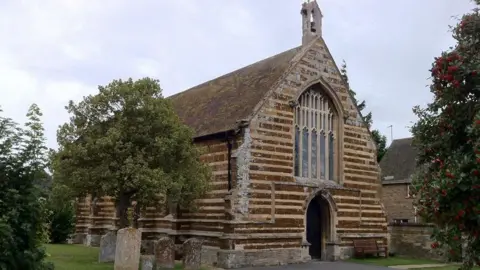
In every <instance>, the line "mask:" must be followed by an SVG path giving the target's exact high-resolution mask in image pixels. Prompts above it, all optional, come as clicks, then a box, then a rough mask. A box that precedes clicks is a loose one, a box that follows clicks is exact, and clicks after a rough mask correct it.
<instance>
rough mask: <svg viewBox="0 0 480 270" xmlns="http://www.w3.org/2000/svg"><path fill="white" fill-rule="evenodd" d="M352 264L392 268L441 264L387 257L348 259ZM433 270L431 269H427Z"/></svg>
mask: <svg viewBox="0 0 480 270" xmlns="http://www.w3.org/2000/svg"><path fill="white" fill-rule="evenodd" d="M348 261H349V262H352V263H363V264H373V265H379V266H392V265H413V264H439V263H441V262H438V261H433V260H427V259H410V258H401V257H388V258H375V257H372V258H365V259H349V260H348ZM429 269H433V268H429Z"/></svg>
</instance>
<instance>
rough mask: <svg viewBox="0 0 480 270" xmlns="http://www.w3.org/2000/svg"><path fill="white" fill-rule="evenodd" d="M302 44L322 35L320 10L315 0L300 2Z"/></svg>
mask: <svg viewBox="0 0 480 270" xmlns="http://www.w3.org/2000/svg"><path fill="white" fill-rule="evenodd" d="M300 13H301V14H302V32H303V33H302V34H303V35H302V45H305V44H307V43H309V42H310V41H311V40H312V39H314V38H315V37H317V36H321V35H322V18H323V15H322V11H321V10H320V7H319V6H318V3H317V1H316V0H305V2H304V3H303V4H302V10H301V12H300Z"/></svg>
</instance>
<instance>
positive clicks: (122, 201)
mask: <svg viewBox="0 0 480 270" xmlns="http://www.w3.org/2000/svg"><path fill="white" fill-rule="evenodd" d="M129 206H130V196H128V195H126V194H121V195H120V196H119V197H118V198H117V200H116V209H117V218H118V219H119V220H118V226H117V228H118V229H123V228H127V227H129V226H130V221H129V220H128V207H129Z"/></svg>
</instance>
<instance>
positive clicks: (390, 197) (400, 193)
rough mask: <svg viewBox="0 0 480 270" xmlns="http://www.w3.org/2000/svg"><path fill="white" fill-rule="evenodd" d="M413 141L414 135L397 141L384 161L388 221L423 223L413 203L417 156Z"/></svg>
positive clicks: (382, 161)
mask: <svg viewBox="0 0 480 270" xmlns="http://www.w3.org/2000/svg"><path fill="white" fill-rule="evenodd" d="M412 141H413V138H404V139H398V140H394V141H393V142H392V144H391V145H390V147H389V148H388V151H387V153H386V154H385V156H384V157H383V158H382V160H381V161H380V168H381V170H382V185H383V191H382V202H383V205H384V207H385V211H386V212H387V220H388V222H394V223H407V222H408V223H418V222H420V220H419V218H418V217H417V216H416V210H415V207H414V205H413V202H414V200H415V197H414V195H412V194H411V192H410V188H411V182H412V174H413V172H414V170H415V162H416V160H415V159H416V157H417V151H416V149H415V148H414V147H413V146H412Z"/></svg>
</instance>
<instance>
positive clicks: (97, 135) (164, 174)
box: [53, 78, 211, 228]
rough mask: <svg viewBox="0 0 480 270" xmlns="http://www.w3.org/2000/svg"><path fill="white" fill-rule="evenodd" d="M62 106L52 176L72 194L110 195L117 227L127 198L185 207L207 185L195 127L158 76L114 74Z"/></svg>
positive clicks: (123, 221)
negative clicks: (64, 118) (66, 118)
mask: <svg viewBox="0 0 480 270" xmlns="http://www.w3.org/2000/svg"><path fill="white" fill-rule="evenodd" d="M67 109H68V112H69V113H70V114H71V118H70V119H71V120H70V122H69V123H66V124H64V125H63V126H61V128H60V129H59V130H58V133H57V141H58V144H59V151H58V154H57V155H55V161H54V163H53V171H54V179H55V181H57V180H58V181H60V183H62V184H65V185H66V186H68V187H69V188H70V189H71V190H72V191H73V192H74V195H75V196H77V197H81V196H85V195H87V194H90V195H92V196H93V197H100V196H104V195H107V196H112V197H114V198H115V199H116V201H115V203H116V208H117V215H118V216H119V217H120V223H119V227H120V228H123V227H126V226H129V225H131V224H130V222H131V221H130V220H129V219H128V211H127V210H128V208H129V207H130V206H131V204H132V202H133V201H136V202H137V203H138V204H139V205H141V206H147V205H152V204H155V203H158V202H160V201H163V202H164V201H166V200H168V201H171V202H172V203H176V204H178V205H179V206H180V207H191V206H193V201H194V199H197V198H199V197H201V196H202V195H204V194H205V192H206V191H207V188H208V182H209V179H210V176H211V173H210V170H209V168H208V167H207V165H205V164H204V163H202V162H201V161H200V152H199V149H198V148H197V147H195V146H194V145H193V139H192V137H193V135H194V133H193V131H192V130H191V129H190V128H189V127H187V126H186V125H184V124H182V122H181V120H180V118H179V117H178V116H177V115H176V113H175V112H174V110H173V106H172V104H171V102H170V101H169V100H168V99H165V98H164V97H163V96H162V90H161V88H160V85H159V83H158V81H157V80H152V79H149V78H144V79H140V80H137V81H133V80H132V79H129V80H127V81H122V80H114V81H113V82H111V83H110V84H108V85H107V86H100V87H99V93H98V94H97V95H90V96H87V97H85V98H84V99H83V100H82V101H81V102H79V103H78V104H75V103H74V102H73V101H70V103H69V105H68V106H67Z"/></svg>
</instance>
